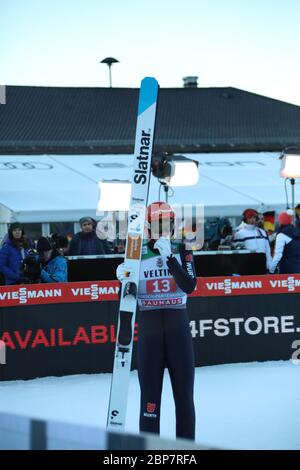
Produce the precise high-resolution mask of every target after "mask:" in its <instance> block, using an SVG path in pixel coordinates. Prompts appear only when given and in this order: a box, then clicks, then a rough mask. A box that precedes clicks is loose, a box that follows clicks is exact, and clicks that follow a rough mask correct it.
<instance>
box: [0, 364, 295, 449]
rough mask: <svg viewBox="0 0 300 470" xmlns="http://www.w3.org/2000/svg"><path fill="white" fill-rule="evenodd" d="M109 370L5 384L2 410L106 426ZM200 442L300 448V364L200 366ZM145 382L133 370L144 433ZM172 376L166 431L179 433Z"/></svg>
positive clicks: (134, 418) (130, 414) (131, 409)
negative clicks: (141, 393)
mask: <svg viewBox="0 0 300 470" xmlns="http://www.w3.org/2000/svg"><path fill="white" fill-rule="evenodd" d="M110 380H111V375H110V374H97V375H76V376H68V377H49V378H43V379H35V380H30V381H16V382H1V383H0V411H5V412H11V413H17V414H21V415H25V416H31V417H35V418H51V419H54V420H56V421H67V422H72V423H79V424H87V425H97V426H99V425H102V426H103V427H105V424H106V413H107V408H108V396H109V388H110ZM195 405H196V415H197V431H196V441H197V442H199V443H204V444H208V445H213V446H217V447H221V448H228V449H300V437H299V429H300V367H298V366H296V365H293V364H292V363H291V362H289V361H278V362H264V363H248V364H227V365H219V366H210V367H201V368H197V369H196V382H195ZM138 408H139V386H138V380H137V373H136V372H132V373H131V380H130V390H129V402H128V410H127V426H126V428H127V430H128V431H130V432H134V433H137V432H138V411H139V410H138ZM174 430H175V415H174V406H173V399H172V390H171V385H170V381H169V376H168V373H167V372H166V373H165V379H164V390H163V398H162V417H161V435H162V436H164V437H168V438H174V437H175V432H174Z"/></svg>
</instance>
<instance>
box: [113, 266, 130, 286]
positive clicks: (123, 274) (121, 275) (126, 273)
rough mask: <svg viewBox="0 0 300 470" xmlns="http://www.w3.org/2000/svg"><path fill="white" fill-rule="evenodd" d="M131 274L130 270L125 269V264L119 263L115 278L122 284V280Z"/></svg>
mask: <svg viewBox="0 0 300 470" xmlns="http://www.w3.org/2000/svg"><path fill="white" fill-rule="evenodd" d="M130 274H131V269H130V268H127V267H126V266H125V263H121V264H119V266H118V267H117V270H116V276H117V279H118V280H119V281H120V282H123V280H124V279H125V278H126V277H129V276H130Z"/></svg>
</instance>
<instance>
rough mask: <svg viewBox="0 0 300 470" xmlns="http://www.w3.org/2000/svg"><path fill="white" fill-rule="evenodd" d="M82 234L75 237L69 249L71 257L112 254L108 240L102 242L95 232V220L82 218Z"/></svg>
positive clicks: (79, 233)
mask: <svg viewBox="0 0 300 470" xmlns="http://www.w3.org/2000/svg"><path fill="white" fill-rule="evenodd" d="M79 223H80V228H81V232H78V233H76V234H75V235H74V237H73V239H72V240H71V243H70V247H69V253H68V255H69V256H80V255H104V254H108V253H111V249H110V247H109V245H108V242H107V240H100V239H99V238H98V237H97V234H96V231H95V220H94V219H92V218H91V217H82V218H81V219H80V220H79Z"/></svg>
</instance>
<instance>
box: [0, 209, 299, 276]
mask: <svg viewBox="0 0 300 470" xmlns="http://www.w3.org/2000/svg"><path fill="white" fill-rule="evenodd" d="M270 214H271V218H270ZM272 214H273V216H272ZM79 224H80V231H79V232H78V233H76V234H75V235H74V236H73V238H72V239H71V240H69V239H68V238H67V237H66V236H63V235H59V234H52V236H50V237H48V238H47V237H40V238H39V239H38V240H37V241H36V242H35V243H33V242H32V241H31V240H29V239H27V238H26V234H25V233H24V228H23V226H22V225H21V224H20V223H18V222H14V223H12V224H11V225H10V227H9V230H8V233H7V235H6V236H5V238H4V240H3V241H2V246H1V248H0V284H6V285H13V284H26V283H36V282H42V283H50V282H67V280H68V267H67V266H68V264H67V259H66V258H65V257H66V256H93V255H106V254H112V253H116V252H117V253H119V252H120V246H118V247H117V249H116V247H115V246H114V245H113V244H112V243H110V242H109V241H108V240H107V239H106V238H105V236H102V234H101V236H99V232H98V231H96V225H97V223H96V221H95V220H94V219H93V218H91V217H82V218H81V219H80V220H79ZM121 248H122V247H121ZM203 249H204V250H210V251H211V250H217V249H219V250H220V249H232V250H234V249H239V250H241V249H245V250H248V251H250V252H255V253H264V254H265V258H266V273H271V274H273V273H276V272H277V273H284V274H287V273H300V204H299V205H298V206H296V210H295V223H293V214H292V211H289V210H287V211H284V212H282V213H281V214H279V215H278V221H277V223H276V221H275V212H273V213H271V212H270V213H266V214H265V215H264V214H261V213H259V212H258V211H256V210H255V209H251V208H248V209H245V210H244V212H243V214H242V220H241V222H240V224H239V225H238V226H237V227H232V225H231V223H230V221H229V219H228V218H216V219H212V220H210V221H209V222H208V223H207V224H206V225H205V242H204V246H203ZM123 251H124V245H123ZM121 252H122V250H121Z"/></svg>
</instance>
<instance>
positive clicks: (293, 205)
mask: <svg viewBox="0 0 300 470" xmlns="http://www.w3.org/2000/svg"><path fill="white" fill-rule="evenodd" d="M290 182H291V186H292V211H293V215H292V217H293V218H292V222H293V225H294V224H295V179H294V178H290Z"/></svg>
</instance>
